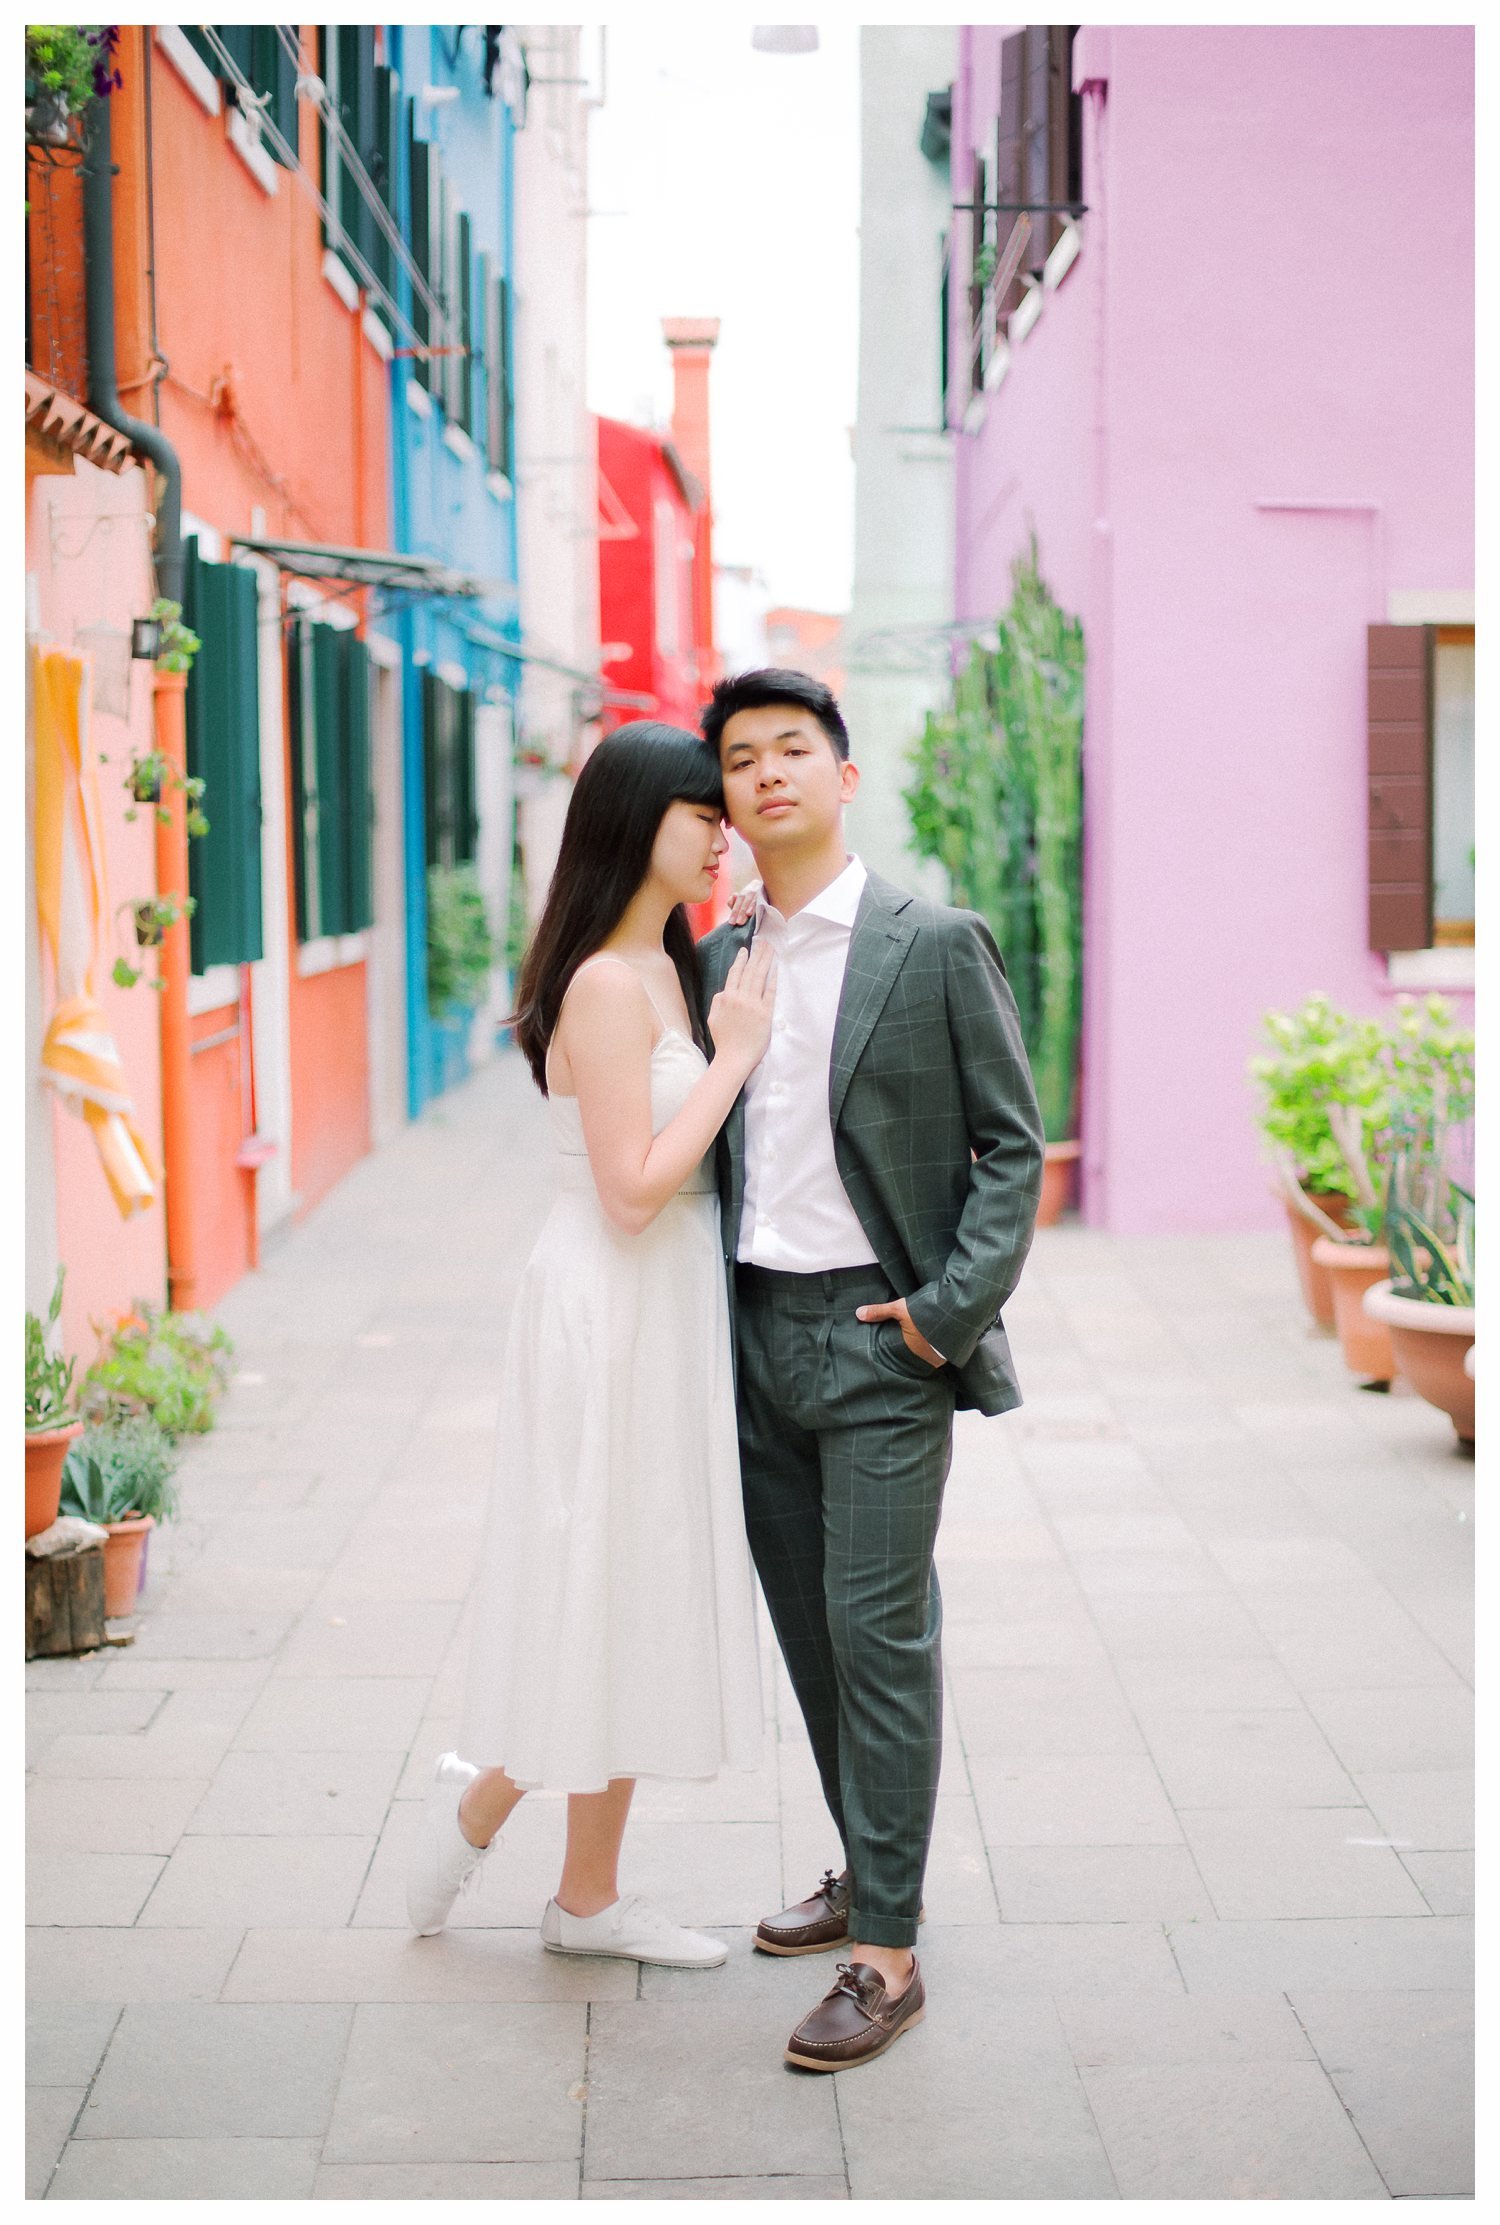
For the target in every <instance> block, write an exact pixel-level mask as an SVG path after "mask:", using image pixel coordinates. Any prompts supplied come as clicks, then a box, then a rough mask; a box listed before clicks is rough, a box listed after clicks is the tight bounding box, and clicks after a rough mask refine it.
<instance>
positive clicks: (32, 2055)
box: [26, 2001, 120, 2087]
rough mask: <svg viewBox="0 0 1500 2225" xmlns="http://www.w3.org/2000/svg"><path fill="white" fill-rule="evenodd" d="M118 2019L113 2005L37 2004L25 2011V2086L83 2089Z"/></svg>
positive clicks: (117, 2004)
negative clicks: (78, 2087) (79, 2087)
mask: <svg viewBox="0 0 1500 2225" xmlns="http://www.w3.org/2000/svg"><path fill="white" fill-rule="evenodd" d="M119 2018H120V2004H119V2003H118V2002H114V2001H109V2002H105V2001H98V2002H65V2001H38V2002H34V2003H32V2004H31V2005H30V2006H29V2007H28V2008H27V2011H26V2083H27V2085H28V2086H84V2087H86V2086H87V2085H88V2084H89V2082H90V2080H91V2079H92V2078H93V2075H94V2073H95V2071H96V2070H97V2069H98V2068H99V2063H100V2059H101V2057H102V2056H103V2054H104V2050H105V2048H106V2047H107V2046H108V2045H109V2037H110V2034H111V2033H112V2032H113V2030H114V2028H115V2026H116V2024H117V2023H118V2022H119Z"/></svg>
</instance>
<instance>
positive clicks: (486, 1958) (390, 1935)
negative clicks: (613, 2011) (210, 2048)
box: [223, 1926, 764, 2002]
mask: <svg viewBox="0 0 1500 2225" xmlns="http://www.w3.org/2000/svg"><path fill="white" fill-rule="evenodd" d="M757 1959H764V1958H757ZM639 1967H640V1966H639V1965H638V1964H636V1963H634V1962H618V1961H607V1960H605V1959H604V1958H603V1957H600V1956H581V1955H580V1956H573V1955H549V1954H548V1953H547V1951H546V1949H545V1948H544V1947H543V1946H542V1943H541V1941H540V1939H539V1938H538V1936H537V1933H536V1930H535V1927H534V1926H528V1927H527V1928H526V1929H525V1930H524V1931H501V1930H499V1929H489V1930H450V1931H445V1932H439V1933H437V1934H436V1935H435V1936H434V1937H432V1938H430V1939H419V1938H417V1936H416V1935H415V1933H413V1932H411V1931H409V1930H407V1929H406V1928H405V1927H404V1926H403V1927H402V1929H400V1930H399V1931H397V1930H389V1931H373V1930H361V1929H359V1928H357V1927H341V1928H333V1929H329V1930H325V1931H305V1930H304V1931H249V1932H247V1933H246V1934H245V1939H244V1944H243V1946H242V1947H241V1949H240V1952H239V1955H238V1956H237V1958H236V1960H235V1963H234V1967H233V1969H232V1970H231V1971H230V1972H229V1975H228V1977H227V1978H226V1979H225V1981H224V1988H223V1998H224V1999H225V2000H226V2001H349V2002H359V2001H389V2002H401V2001H436V2002H443V2001H449V2002H469V2001H493V2002H510V2001H536V2002H551V2001H633V2000H634V1999H635V1997H636V1992H637V1975H638V1971H639ZM693 1975H701V1974H700V1973H693Z"/></svg>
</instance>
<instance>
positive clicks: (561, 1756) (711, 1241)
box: [458, 960, 762, 1792]
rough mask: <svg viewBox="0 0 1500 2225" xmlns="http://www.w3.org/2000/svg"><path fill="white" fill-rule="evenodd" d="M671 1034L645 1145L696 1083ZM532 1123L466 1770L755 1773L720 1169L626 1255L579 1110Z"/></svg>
mask: <svg viewBox="0 0 1500 2225" xmlns="http://www.w3.org/2000/svg"><path fill="white" fill-rule="evenodd" d="M593 962H594V961H592V960H590V961H589V963H591V964H592V963H593ZM615 962H616V963H624V962H625V961H623V960H620V961H615ZM581 970H582V969H580V971H581ZM632 971H634V969H633V968H632ZM574 978H575V980H576V978H577V975H576V974H575V976H574ZM639 978H640V977H639V975H637V979H639ZM642 986H644V983H643V984H642ZM647 994H648V995H649V994H650V992H649V991H648V992H647ZM653 1008H654V1007H653ZM660 1017H661V1015H660V1014H659V1013H658V1018H660ZM663 1030H664V1032H663V1033H662V1034H661V1035H660V1036H659V1037H658V1038H657V1042H656V1045H655V1048H654V1049H653V1051H652V1054H651V1124H652V1133H653V1134H659V1133H660V1132H661V1130H662V1129H663V1128H664V1127H665V1126H666V1125H667V1123H668V1121H670V1120H671V1119H672V1118H673V1117H674V1116H675V1115H676V1114H677V1113H678V1112H679V1111H680V1110H681V1109H682V1106H683V1103H684V1101H685V1100H686V1098H687V1096H688V1093H689V1091H690V1090H691V1089H692V1087H693V1085H694V1083H695V1082H697V1081H698V1080H699V1079H700V1077H701V1076H702V1074H703V1072H704V1068H705V1060H704V1057H703V1053H702V1052H701V1051H700V1050H699V1049H698V1047H697V1045H696V1044H695V1043H692V1042H690V1041H689V1040H688V1038H687V1037H686V1036H684V1035H683V1034H682V1033H681V1032H680V1031H679V1030H678V1029H676V1028H672V1027H668V1026H666V1024H665V1022H663ZM548 1108H549V1114H550V1118H551V1123H552V1134H553V1142H554V1144H555V1145H556V1150H557V1170H558V1187H559V1194H558V1197H557V1199H556V1202H555V1203H554V1205H553V1207H552V1210H551V1212H550V1213H549V1215H548V1217H547V1220H546V1222H545V1224H544V1226H543V1228H542V1232H541V1234H540V1236H539V1237H538V1239H537V1242H536V1245H535V1247H534V1249H533V1251H532V1254H531V1257H530V1259H529V1260H528V1261H527V1263H526V1267H525V1269H524V1271H523V1273H522V1276H521V1282H520V1287H519V1290H518V1292H517V1295H516V1304H515V1312H514V1314H513V1316H512V1320H511V1329H510V1338H509V1343H508V1347H507V1351H506V1358H505V1367H504V1374H503V1378H502V1389H501V1400H500V1424H499V1437H498V1443H497V1448H496V1460H495V1474H494V1481H493V1484H492V1486H491V1493H490V1504H489V1516H488V1522H487V1527H486V1536H485V1544H484V1553H483V1559H482V1562H481V1566H480V1574H479V1579H478V1587H477V1594H476V1616H475V1623H474V1636H473V1640H472V1645H471V1649H470V1656H469V1676H468V1686H467V1692H466V1697H465V1707H464V1715H463V1721H462V1726H461V1730H460V1738H459V1748H458V1750H459V1752H460V1753H461V1754H462V1755H463V1756H464V1758H465V1760H467V1761H471V1762H475V1763H478V1764H479V1765H480V1766H481V1767H483V1768H492V1767H495V1766H497V1765H498V1766H499V1767H502V1768H504V1769H505V1770H506V1771H507V1772H508V1773H509V1775H510V1776H511V1777H512V1778H514V1780H515V1781H516V1783H517V1784H519V1785H524V1786H526V1787H527V1788H528V1789H529V1790H534V1791H550V1792H600V1791H602V1790H603V1789H604V1787H605V1785H606V1784H607V1783H608V1781H609V1779H610V1778H611V1777H668V1778H691V1777H698V1778H703V1777H713V1776H716V1775H717V1774H718V1772H719V1770H720V1769H722V1768H725V1767H728V1768H731V1769H753V1768H755V1767H756V1766H757V1765H758V1763H759V1761H760V1758H761V1732H762V1710H761V1690H760V1669H759V1661H758V1648H757V1637H756V1617H755V1593H754V1584H753V1577H752V1573H751V1563H750V1553H749V1547H748V1545H747V1543H746V1539H745V1522H744V1513H743V1509H742V1504H741V1499H740V1471H739V1450H738V1441H737V1436H736V1430H735V1416H734V1382H733V1375H732V1372H731V1361H730V1346H729V1313H728V1304H727V1300H726V1296H725V1290H724V1264H723V1254H722V1252H721V1250H720V1245H719V1205H718V1198H717V1195H716V1193H715V1188H714V1183H713V1175H712V1159H711V1157H710V1158H706V1159H704V1160H703V1162H702V1163H701V1165H700V1166H699V1167H698V1168H697V1170H696V1171H695V1172H694V1173H693V1174H691V1175H690V1176H689V1177H688V1179H687V1181H686V1182H685V1183H684V1184H683V1186H682V1188H681V1189H680V1190H679V1191H678V1193H677V1195H676V1196H675V1197H674V1198H673V1199H671V1200H670V1202H669V1203H668V1204H667V1205H665V1206H664V1207H663V1209H662V1211H661V1212H660V1213H659V1214H658V1215H657V1217H656V1219H655V1220H654V1221H653V1222H652V1223H651V1225H650V1227H649V1228H647V1229H646V1230H645V1231H644V1232H643V1233H642V1234H641V1235H639V1236H627V1235H624V1234H622V1232H621V1231H620V1230H619V1229H617V1228H616V1227H615V1226H614V1225H613V1224H612V1222H611V1221H610V1220H609V1219H608V1217H607V1216H606V1214H605V1212H604V1209H603V1207H602V1206H601V1205H600V1203H599V1198H598V1194H597V1192H596V1190H595V1188H594V1180H593V1175H592V1173H591V1171H590V1168H589V1161H588V1154H587V1152H586V1150H585V1148H584V1141H583V1123H582V1120H581V1118H580V1115H579V1111H578V1105H577V1102H576V1100H575V1099H573V1098H571V1097H557V1096H552V1097H549V1099H548Z"/></svg>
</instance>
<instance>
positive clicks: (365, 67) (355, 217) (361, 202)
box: [330, 23, 376, 284]
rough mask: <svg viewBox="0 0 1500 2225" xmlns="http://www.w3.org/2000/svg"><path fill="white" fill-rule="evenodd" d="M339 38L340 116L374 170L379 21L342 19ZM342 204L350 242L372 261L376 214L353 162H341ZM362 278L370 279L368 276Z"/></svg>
mask: <svg viewBox="0 0 1500 2225" xmlns="http://www.w3.org/2000/svg"><path fill="white" fill-rule="evenodd" d="M334 43H335V45H336V46H337V49H338V94H337V102H338V112H339V117H340V120H341V121H342V123H343V126H344V129H345V131H346V132H347V133H348V135H349V139H350V142H351V143H352V145H353V147H354V149H355V151H356V153H357V154H358V156H359V159H360V161H361V162H362V163H363V164H364V166H365V168H366V169H368V168H369V166H370V161H371V158H372V156H373V153H374V136H375V131H374V125H375V26H374V24H373V23H342V24H340V25H339V27H338V30H337V32H336V34H335V41H334ZM331 90H332V88H330V91H331ZM337 209H338V215H339V220H340V222H341V223H342V225H343V228H344V232H345V235H346V237H347V239H348V242H349V244H350V246H352V247H353V248H354V250H355V252H356V253H357V254H358V255H360V256H362V257H363V259H364V261H365V262H366V263H373V261H374V257H375V240H376V227H375V219H374V216H373V215H372V213H371V211H370V206H369V203H368V202H367V201H366V199H365V196H364V193H363V191H362V190H361V187H360V184H359V181H358V179H357V178H356V177H355V175H354V171H353V170H352V168H351V167H350V165H349V164H348V163H347V162H341V163H340V165H339V197H338V202H337ZM346 259H347V258H346ZM350 270H351V273H352V275H353V276H354V277H356V278H360V273H359V271H358V270H357V269H355V267H354V265H353V263H352V262H351V263H350ZM360 283H361V284H363V283H364V281H363V279H362V278H360Z"/></svg>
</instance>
